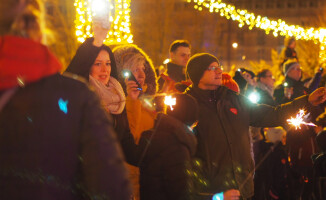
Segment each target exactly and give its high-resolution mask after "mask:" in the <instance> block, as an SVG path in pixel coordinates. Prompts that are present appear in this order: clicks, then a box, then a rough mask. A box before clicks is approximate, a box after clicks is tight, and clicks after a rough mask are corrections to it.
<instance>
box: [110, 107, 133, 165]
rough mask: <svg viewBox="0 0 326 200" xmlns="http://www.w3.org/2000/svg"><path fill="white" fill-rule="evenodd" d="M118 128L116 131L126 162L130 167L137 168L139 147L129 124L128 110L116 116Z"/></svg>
mask: <svg viewBox="0 0 326 200" xmlns="http://www.w3.org/2000/svg"><path fill="white" fill-rule="evenodd" d="M115 121H116V127H115V131H116V133H117V135H118V139H119V142H120V144H121V147H122V151H123V153H124V155H125V158H126V161H127V162H128V163H129V164H130V165H134V166H137V164H138V159H139V158H138V151H139V150H138V149H139V147H138V145H137V144H136V143H135V140H134V137H133V135H132V134H131V132H130V129H129V122H128V119H127V113H126V110H124V111H123V112H122V113H121V114H119V115H116V116H115Z"/></svg>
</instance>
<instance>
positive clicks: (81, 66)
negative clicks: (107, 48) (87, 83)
mask: <svg viewBox="0 0 326 200" xmlns="http://www.w3.org/2000/svg"><path fill="white" fill-rule="evenodd" d="M93 41H94V38H88V39H86V41H85V42H84V43H83V44H81V45H80V46H79V48H78V49H77V51H76V54H75V56H74V57H73V59H72V60H71V62H70V64H69V65H68V67H67V69H66V72H70V73H73V74H77V75H79V76H82V77H84V78H85V79H86V80H88V76H89V73H90V69H91V67H92V65H93V63H94V61H95V59H96V57H97V55H98V54H99V52H100V50H101V48H100V47H96V46H94V45H93Z"/></svg>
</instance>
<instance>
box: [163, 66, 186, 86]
mask: <svg viewBox="0 0 326 200" xmlns="http://www.w3.org/2000/svg"><path fill="white" fill-rule="evenodd" d="M167 74H168V75H169V77H170V78H172V79H173V80H174V81H175V82H181V81H184V80H186V76H185V75H184V73H183V66H180V65H177V64H174V63H171V62H169V63H168V64H167Z"/></svg>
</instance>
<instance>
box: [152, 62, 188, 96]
mask: <svg viewBox="0 0 326 200" xmlns="http://www.w3.org/2000/svg"><path fill="white" fill-rule="evenodd" d="M166 67H167V71H166V73H165V74H162V75H161V77H160V79H159V80H158V82H159V84H160V85H159V91H162V92H170V91H172V92H180V90H183V91H184V90H185V89H186V88H187V87H188V86H189V85H190V84H189V83H188V82H184V81H186V75H185V74H184V72H183V68H184V67H183V66H180V65H177V64H174V63H172V62H169V63H168V64H167V65H166ZM177 83H178V84H177ZM176 84H177V88H176ZM183 91H181V92H183Z"/></svg>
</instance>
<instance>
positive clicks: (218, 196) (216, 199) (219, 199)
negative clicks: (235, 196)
mask: <svg viewBox="0 0 326 200" xmlns="http://www.w3.org/2000/svg"><path fill="white" fill-rule="evenodd" d="M223 199H224V197H223V192H220V193H217V194H214V196H213V198H212V200H223Z"/></svg>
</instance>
